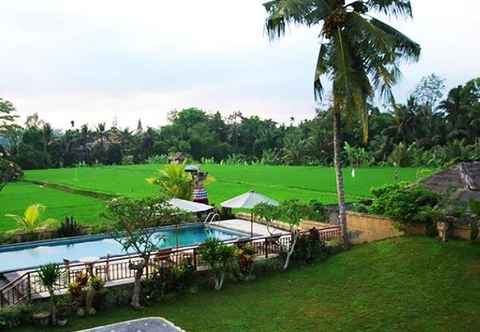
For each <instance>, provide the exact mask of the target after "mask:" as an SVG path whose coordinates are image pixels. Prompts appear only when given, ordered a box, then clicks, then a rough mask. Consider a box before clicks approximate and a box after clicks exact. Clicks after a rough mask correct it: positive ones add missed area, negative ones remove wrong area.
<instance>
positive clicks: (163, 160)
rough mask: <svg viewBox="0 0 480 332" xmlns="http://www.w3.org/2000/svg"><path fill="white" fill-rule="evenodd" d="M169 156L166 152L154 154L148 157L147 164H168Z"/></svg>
mask: <svg viewBox="0 0 480 332" xmlns="http://www.w3.org/2000/svg"><path fill="white" fill-rule="evenodd" d="M168 162H169V161H168V156H167V155H165V154H161V155H154V156H151V157H149V158H148V159H147V164H168Z"/></svg>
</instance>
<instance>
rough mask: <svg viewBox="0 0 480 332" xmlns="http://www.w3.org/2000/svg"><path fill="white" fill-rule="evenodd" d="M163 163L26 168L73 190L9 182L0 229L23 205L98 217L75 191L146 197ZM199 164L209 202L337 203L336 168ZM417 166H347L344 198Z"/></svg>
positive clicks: (413, 174) (97, 204) (410, 175)
mask: <svg viewBox="0 0 480 332" xmlns="http://www.w3.org/2000/svg"><path fill="white" fill-rule="evenodd" d="M161 167H162V165H132V166H109V167H88V168H87V167H85V168H68V169H67V168H65V169H50V170H35V171H27V172H26V174H25V180H26V181H39V182H43V183H46V184H58V185H63V186H65V187H68V188H71V189H73V191H74V192H64V191H60V190H58V189H53V188H50V187H45V186H42V185H38V184H33V183H29V182H18V183H13V184H10V185H8V186H7V187H6V188H5V189H4V190H3V191H2V192H0V231H4V230H8V229H12V228H15V227H16V225H15V222H14V221H13V220H11V219H10V218H6V217H5V214H6V213H14V214H21V213H22V212H23V210H24V209H25V207H27V206H28V205H30V204H33V203H41V204H43V205H45V206H46V207H47V210H46V212H45V217H52V218H57V219H63V217H64V216H67V215H68V216H74V217H76V218H77V220H78V221H80V222H82V223H87V224H97V223H100V222H101V217H100V214H101V212H102V210H103V206H104V202H103V201H102V200H101V199H97V198H93V197H89V196H85V195H82V194H78V193H75V190H83V191H89V192H93V193H103V194H110V195H121V196H129V197H146V196H150V195H156V194H158V192H159V188H158V187H157V186H154V185H150V184H148V183H147V181H146V179H147V178H149V177H151V176H153V175H155V173H156V172H158V170H159V169H161ZM203 168H204V169H205V170H206V171H208V172H209V174H210V175H211V176H213V177H214V178H215V181H214V182H213V183H212V184H210V185H209V186H208V188H207V189H208V192H209V198H210V201H211V203H213V204H217V205H218V204H219V203H220V202H222V201H223V200H226V199H228V198H231V197H233V196H235V195H238V194H241V193H244V192H246V191H248V190H256V191H258V192H261V193H263V194H265V195H268V196H270V197H272V198H275V199H277V200H285V199H294V198H295V199H300V200H303V201H309V200H312V199H316V200H319V201H321V202H323V203H335V202H336V187H335V173H334V169H333V168H327V167H300V166H298V167H294V166H264V165H248V166H247V165H245V166H243V165H228V166H226V165H205V166H203ZM420 173H421V170H419V169H416V168H402V169H398V170H395V169H394V168H391V167H378V168H362V169H359V170H357V171H356V176H355V177H352V176H351V170H349V169H346V170H345V188H346V199H347V200H348V201H357V200H359V199H361V198H363V197H368V196H369V191H370V189H371V188H372V187H376V186H380V185H383V184H388V183H393V182H396V181H402V180H406V181H413V180H415V179H417V177H418V176H419V174H420Z"/></svg>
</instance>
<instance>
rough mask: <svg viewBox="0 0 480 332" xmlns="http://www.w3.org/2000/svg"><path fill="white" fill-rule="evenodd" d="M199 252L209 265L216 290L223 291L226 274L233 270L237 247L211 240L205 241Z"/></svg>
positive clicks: (214, 239)
mask: <svg viewBox="0 0 480 332" xmlns="http://www.w3.org/2000/svg"><path fill="white" fill-rule="evenodd" d="M199 252H200V255H201V256H202V259H203V260H204V261H205V263H207V264H208V267H209V271H210V273H211V274H212V277H213V280H214V283H215V290H220V289H222V287H223V282H224V281H225V275H226V273H227V272H228V271H230V270H231V269H232V268H233V263H234V258H235V247H234V246H229V245H227V244H225V243H223V242H222V241H220V240H218V239H216V238H210V239H208V240H207V241H205V243H204V244H203V245H202V247H201V248H200V251H199Z"/></svg>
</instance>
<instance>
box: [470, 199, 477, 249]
mask: <svg viewBox="0 0 480 332" xmlns="http://www.w3.org/2000/svg"><path fill="white" fill-rule="evenodd" d="M468 205H469V208H470V211H471V212H472V214H473V215H474V216H475V217H476V218H477V219H478V218H480V201H474V200H471V201H470V202H469V204H468ZM478 233H479V229H478V220H472V221H471V223H470V240H471V241H475V240H476V239H477V238H478Z"/></svg>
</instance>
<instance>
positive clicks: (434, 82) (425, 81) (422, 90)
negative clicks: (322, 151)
mask: <svg viewBox="0 0 480 332" xmlns="http://www.w3.org/2000/svg"><path fill="white" fill-rule="evenodd" d="M444 90H445V79H444V78H442V77H440V76H438V75H436V74H430V75H428V76H425V77H423V78H422V80H421V81H420V83H418V84H417V86H416V87H415V90H414V91H413V93H412V97H414V98H415V99H416V101H417V102H418V103H420V104H423V105H428V106H429V107H430V108H432V109H434V108H435V106H436V105H437V102H438V101H439V100H440V99H441V98H442V97H443V91H444Z"/></svg>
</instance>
